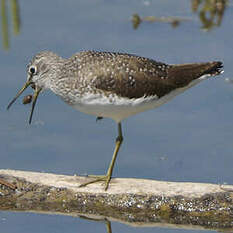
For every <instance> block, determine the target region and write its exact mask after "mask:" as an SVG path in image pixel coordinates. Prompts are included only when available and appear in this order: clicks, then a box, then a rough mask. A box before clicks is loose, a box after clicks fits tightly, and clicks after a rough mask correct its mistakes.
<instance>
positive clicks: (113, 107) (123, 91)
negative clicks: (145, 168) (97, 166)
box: [7, 50, 223, 191]
mask: <svg viewBox="0 0 233 233" xmlns="http://www.w3.org/2000/svg"><path fill="white" fill-rule="evenodd" d="M222 72H223V63H222V62H221V61H211V62H200V63H187V64H166V63H163V62H158V61H156V60H153V59H150V58H146V57H142V56H137V55H134V54H128V53H118V52H104V51H92V50H90V51H81V52H78V53H76V54H74V55H72V56H71V57H70V58H62V57H60V56H58V55H57V54H55V53H54V52H51V51H42V52H39V53H37V54H36V55H35V56H34V57H33V58H32V59H31V61H30V62H29V64H28V66H27V80H26V83H25V84H24V85H23V87H22V88H21V89H20V90H19V91H18V92H17V94H16V96H15V97H14V98H13V100H12V101H11V102H10V103H9V105H8V106H7V109H9V108H10V107H11V105H12V104H13V103H14V102H15V101H16V99H17V98H18V97H19V96H20V95H21V94H22V93H23V92H24V90H25V89H26V88H27V87H28V86H31V87H32V88H33V89H34V94H33V98H32V108H31V113H30V116H29V124H31V122H32V116H33V112H34V107H35V105H36V101H37V97H38V96H39V94H40V93H41V92H43V91H45V90H50V91H52V92H53V93H55V94H56V95H57V96H59V97H61V99H62V100H63V101H64V102H65V103H67V104H68V105H70V106H71V107H73V108H75V109H77V110H79V111H80V112H83V113H86V114H90V115H94V116H96V117H97V118H96V119H97V120H100V119H102V118H111V119H113V120H114V121H115V122H116V123H117V130H118V135H117V137H116V141H115V149H114V152H113V155H112V160H111V162H110V164H109V167H108V170H107V173H106V174H105V175H102V176H95V175H93V176H91V177H93V179H91V181H88V182H85V183H82V184H81V185H80V187H84V186H87V185H89V184H91V183H96V182H103V184H104V189H105V190H106V191H107V189H108V187H109V184H110V180H111V178H112V173H113V168H114V164H115V161H116V158H117V155H118V151H119V149H120V147H121V144H122V142H123V134H122V121H123V120H124V119H126V118H128V117H130V116H132V115H135V114H138V113H140V112H144V111H146V110H149V109H154V108H157V107H159V106H160V105H162V104H164V103H166V102H168V101H169V100H171V99H172V98H174V97H175V96H176V95H178V94H180V93H182V92H184V91H185V90H187V89H189V88H191V87H192V86H194V85H196V84H198V83H199V82H201V81H203V80H205V79H207V78H209V77H212V76H217V75H219V74H221V73H222Z"/></svg>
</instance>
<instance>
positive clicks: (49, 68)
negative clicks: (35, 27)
mask: <svg viewBox="0 0 233 233" xmlns="http://www.w3.org/2000/svg"><path fill="white" fill-rule="evenodd" d="M62 60H63V59H62V58H61V57H59V56H57V55H56V54H54V53H52V52H47V51H45V52H40V53H38V54H37V55H35V56H34V57H33V59H32V60H31V61H30V63H29V64H28V66H27V81H26V83H25V84H24V86H23V87H22V88H21V89H20V90H19V91H18V93H17V94H16V96H15V97H14V98H13V100H12V101H11V102H10V103H9V105H8V106H7V109H9V108H10V107H11V105H12V104H13V103H14V102H15V101H16V99H18V97H19V96H20V95H21V94H22V93H23V92H24V91H25V90H26V89H27V87H28V86H31V87H32V88H33V89H34V94H33V102H32V109H31V114H30V118H29V124H31V121H32V115H33V111H34V108H35V105H36V100H37V98H38V96H39V94H40V93H41V92H42V91H43V90H45V89H49V88H50V85H51V81H52V80H53V79H54V78H55V77H56V72H57V69H59V65H60V64H61V63H62Z"/></svg>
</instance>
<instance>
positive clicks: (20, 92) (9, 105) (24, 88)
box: [7, 81, 31, 110]
mask: <svg viewBox="0 0 233 233" xmlns="http://www.w3.org/2000/svg"><path fill="white" fill-rule="evenodd" d="M30 84H31V82H30V81H27V82H26V83H25V84H24V86H23V87H22V88H21V90H19V91H18V93H17V94H16V96H15V98H14V99H13V100H12V101H11V102H10V103H9V104H8V106H7V110H8V109H9V108H10V107H11V105H12V104H13V103H14V102H15V101H16V100H17V99H18V98H19V96H20V95H21V94H22V93H23V92H24V91H25V90H26V89H27V87H28V86H29V85H30Z"/></svg>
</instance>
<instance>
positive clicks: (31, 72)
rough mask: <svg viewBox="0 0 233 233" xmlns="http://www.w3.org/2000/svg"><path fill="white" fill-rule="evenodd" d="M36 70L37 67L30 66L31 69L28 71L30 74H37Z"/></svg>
mask: <svg viewBox="0 0 233 233" xmlns="http://www.w3.org/2000/svg"><path fill="white" fill-rule="evenodd" d="M36 70H37V69H36V66H30V67H29V69H28V71H29V73H30V74H35V73H36Z"/></svg>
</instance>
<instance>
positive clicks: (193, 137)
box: [0, 0, 233, 232]
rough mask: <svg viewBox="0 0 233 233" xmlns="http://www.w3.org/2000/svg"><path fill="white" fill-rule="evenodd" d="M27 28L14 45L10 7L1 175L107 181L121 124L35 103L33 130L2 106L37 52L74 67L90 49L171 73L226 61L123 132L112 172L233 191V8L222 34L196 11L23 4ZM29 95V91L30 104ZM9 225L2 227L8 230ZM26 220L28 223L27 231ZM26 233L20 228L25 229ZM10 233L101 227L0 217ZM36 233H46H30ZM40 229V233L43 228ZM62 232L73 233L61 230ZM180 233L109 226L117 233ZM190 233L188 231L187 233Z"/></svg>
mask: <svg viewBox="0 0 233 233" xmlns="http://www.w3.org/2000/svg"><path fill="white" fill-rule="evenodd" d="M19 7H20V16H21V28H20V34H19V35H18V36H14V35H13V24H12V21H11V19H12V15H11V12H10V7H8V10H7V13H8V28H9V46H10V49H9V50H8V51H5V50H3V48H2V50H1V53H0V64H1V79H0V86H1V92H0V99H1V102H0V113H1V114H0V121H1V125H0V129H1V130H0V138H1V142H0V159H1V168H9V169H21V170H30V171H41V172H42V171H44V172H54V173H60V174H70V175H72V174H75V173H76V174H102V173H104V172H105V170H106V168H107V167H108V163H109V161H110V159H111V156H112V151H113V147H114V140H115V137H116V134H117V132H116V124H115V122H113V121H111V120H109V119H103V120H102V121H100V122H97V123H96V121H95V118H94V117H93V116H88V115H85V114H83V113H80V112H78V111H76V110H74V109H72V108H70V107H69V106H67V105H66V104H65V103H63V102H62V101H61V100H60V99H59V98H58V97H56V96H55V95H53V94H52V93H43V94H41V95H40V97H39V99H38V103H37V106H36V109H35V112H34V119H33V123H32V125H30V126H29V125H28V117H29V112H30V106H24V105H22V104H21V103H20V101H21V100H22V98H21V99H20V100H18V102H17V103H16V104H15V105H14V106H12V108H11V110H10V111H6V106H7V104H8V103H9V101H10V100H11V99H12V98H13V97H14V95H15V94H16V91H17V90H18V89H19V88H21V87H22V85H23V84H24V82H25V80H26V65H27V63H28V61H29V60H30V59H31V57H32V56H33V55H34V54H35V53H37V52H38V51H41V50H51V51H54V52H56V53H58V54H59V55H61V56H63V57H69V56H71V55H72V54H73V53H75V52H78V51H80V50H87V49H94V50H106V51H120V52H128V53H134V54H137V55H141V56H146V57H150V58H153V59H155V60H160V61H164V62H167V63H187V62H198V61H209V60H222V61H223V62H224V67H225V68H224V69H225V72H224V74H223V75H222V76H221V77H220V78H216V79H209V80H207V81H205V82H202V83H201V84H199V85H198V86H195V87H193V88H192V89H190V90H188V91H187V92H185V93H184V94H182V95H180V96H178V97H176V98H175V99H174V100H172V101H170V102H169V103H167V104H165V105H163V106H161V107H160V108H157V109H155V110H151V111H148V112H145V113H141V114H138V115H136V116H134V117H131V118H130V119H128V120H126V121H124V122H123V125H122V126H123V134H124V139H125V140H124V143H123V146H122V148H121V151H120V152H119V156H118V160H117V163H116V167H115V170H114V176H117V177H136V178H151V179H157V180H169V181H190V182H211V183H223V182H226V183H229V184H233V176H232V163H233V156H232V151H233V143H232V138H233V124H232V116H233V110H232V104H233V85H232V84H230V83H228V82H226V81H225V78H230V79H233V77H232V73H233V66H232V60H233V55H232V54H233V53H232V49H231V48H232V37H233V31H232V28H233V27H232V26H233V14H232V1H229V6H228V7H227V8H226V10H225V12H224V15H223V20H222V23H221V25H220V26H218V27H217V26H216V27H213V28H212V29H211V30H209V31H207V30H204V29H202V27H203V24H202V23H201V21H200V19H199V12H200V10H201V7H202V6H200V7H199V9H198V12H197V13H193V12H192V11H191V1H186V0H178V1H172V0H167V1H163V0H160V1H152V0H151V1H149V0H148V1H146V0H141V1H125V0H118V1H114V2H112V1H104V0H96V1H93V0H79V1H71V0H70V1H66V3H64V1H61V0H57V1H51V2H48V1H44V0H42V1H31V2H24V1H20V2H19ZM134 13H138V14H139V15H140V17H143V16H157V17H161V16H165V17H169V16H178V17H181V18H184V19H186V21H182V22H181V23H180V25H179V26H178V27H176V28H173V27H172V26H171V25H170V24H168V23H162V22H160V23H159V22H157V23H150V22H142V23H141V24H140V25H139V27H138V29H137V30H134V29H133V27H132V22H131V16H132V15H133V14H134ZM30 93H32V90H27V91H26V92H25V95H26V94H30ZM3 219H5V220H3ZM29 219H30V221H29ZM24 222H25V223H27V224H23V225H22V226H21V224H22V223H24ZM0 225H1V229H4V232H31V231H32V229H33V231H34V232H44V231H46V232H64V230H65V231H66V232H74V231H77V229H79V230H80V231H81V230H82V231H83V230H84V229H85V231H86V232H88V231H89V232H93V230H92V228H93V227H95V228H96V232H102V231H103V230H104V228H105V226H104V224H100V223H96V222H89V221H86V220H80V219H78V218H72V217H63V216H48V215H34V214H28V213H8V212H1V213H0ZM35 225H40V226H41V228H36V229H35V228H34V226H35ZM42 225H43V227H42ZM64 225H69V227H68V228H67V229H66V228H63V227H64ZM117 231H119V232H136V231H138V232H142V231H146V232H155V231H156V232H165V231H166V232H168V231H171V232H174V231H179V232H182V231H185V232H186V230H173V229H172V230H171V229H169V230H167V229H166V230H165V229H164V228H145V229H142V228H131V227H129V226H126V225H122V224H120V223H113V232H117ZM189 232H191V231H189Z"/></svg>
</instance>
